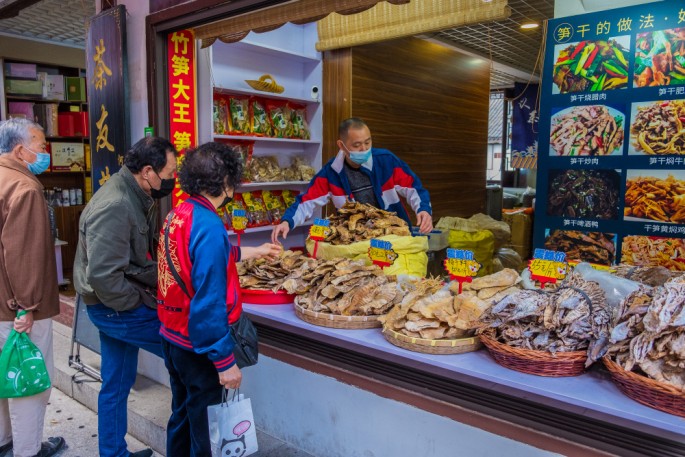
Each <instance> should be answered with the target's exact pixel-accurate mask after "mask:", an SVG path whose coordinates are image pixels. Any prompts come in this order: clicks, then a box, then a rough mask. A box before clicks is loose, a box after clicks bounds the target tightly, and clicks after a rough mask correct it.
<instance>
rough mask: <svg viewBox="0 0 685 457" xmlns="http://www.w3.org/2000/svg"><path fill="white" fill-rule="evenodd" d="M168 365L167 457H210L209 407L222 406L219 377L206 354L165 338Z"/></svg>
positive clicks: (165, 358) (164, 349)
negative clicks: (168, 415) (169, 416)
mask: <svg viewBox="0 0 685 457" xmlns="http://www.w3.org/2000/svg"><path fill="white" fill-rule="evenodd" d="M162 351H163V352H164V363H165V364H166V367H167V370H169V381H170V383H171V394H172V399H171V418H169V425H168V426H167V440H166V451H167V454H166V455H167V457H188V456H191V457H208V456H211V455H212V451H211V446H210V442H209V423H208V420H207V407H208V406H211V405H216V404H219V403H221V391H222V389H223V387H222V386H221V384H219V374H218V373H217V371H216V368H215V367H214V364H213V363H212V362H211V361H210V360H209V359H208V358H207V357H206V356H204V355H201V354H196V353H195V352H192V351H187V350H185V349H181V348H180V347H178V346H175V345H173V344H171V343H169V342H168V341H166V340H165V339H162Z"/></svg>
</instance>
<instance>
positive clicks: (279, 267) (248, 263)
mask: <svg viewBox="0 0 685 457" xmlns="http://www.w3.org/2000/svg"><path fill="white" fill-rule="evenodd" d="M306 260H307V257H305V256H304V255H302V253H301V252H299V251H298V252H295V251H283V252H281V254H280V255H279V256H278V258H277V259H274V260H270V259H249V260H244V261H242V262H240V263H239V264H238V275H239V276H240V287H242V288H243V289H259V290H263V289H271V290H273V291H274V292H276V291H277V290H278V289H280V287H281V284H283V281H284V280H285V279H286V277H287V276H288V275H289V274H290V272H291V271H292V270H294V269H296V268H298V267H299V266H300V265H302V264H303V263H304V262H305V261H306Z"/></svg>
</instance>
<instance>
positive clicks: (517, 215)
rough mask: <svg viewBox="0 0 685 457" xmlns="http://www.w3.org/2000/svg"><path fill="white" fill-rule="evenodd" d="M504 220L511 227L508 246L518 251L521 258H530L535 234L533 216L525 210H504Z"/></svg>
mask: <svg viewBox="0 0 685 457" xmlns="http://www.w3.org/2000/svg"><path fill="white" fill-rule="evenodd" d="M502 220H503V221H504V222H506V223H507V225H509V228H511V238H510V241H509V245H508V247H511V248H512V249H513V250H515V251H516V252H518V254H519V255H520V256H521V259H523V260H526V259H529V258H530V256H531V243H532V235H533V220H532V218H531V217H530V216H529V215H528V214H526V213H524V212H523V211H517V212H502Z"/></svg>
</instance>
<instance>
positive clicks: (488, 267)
mask: <svg viewBox="0 0 685 457" xmlns="http://www.w3.org/2000/svg"><path fill="white" fill-rule="evenodd" d="M448 241H449V245H450V247H451V248H452V249H466V250H468V251H473V255H474V256H475V257H476V260H477V261H478V263H480V264H481V265H482V267H481V268H480V270H478V276H485V275H489V274H491V273H492V256H493V255H494V253H495V236H494V235H493V234H492V232H491V231H490V230H478V231H476V232H465V231H463V230H450V234H449V238H448Z"/></svg>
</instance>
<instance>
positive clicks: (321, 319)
mask: <svg viewBox="0 0 685 457" xmlns="http://www.w3.org/2000/svg"><path fill="white" fill-rule="evenodd" d="M293 306H294V307H295V314H296V315H297V317H299V318H300V319H302V320H303V321H305V322H309V323H310V324H314V325H320V326H322V327H330V328H347V329H368V328H377V327H380V326H381V322H380V321H379V320H378V318H379V317H380V316H382V314H378V315H376V314H374V315H371V316H342V315H340V314H332V313H321V312H318V311H312V310H310V309H306V308H304V307H303V306H301V305H299V304H297V303H293Z"/></svg>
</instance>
